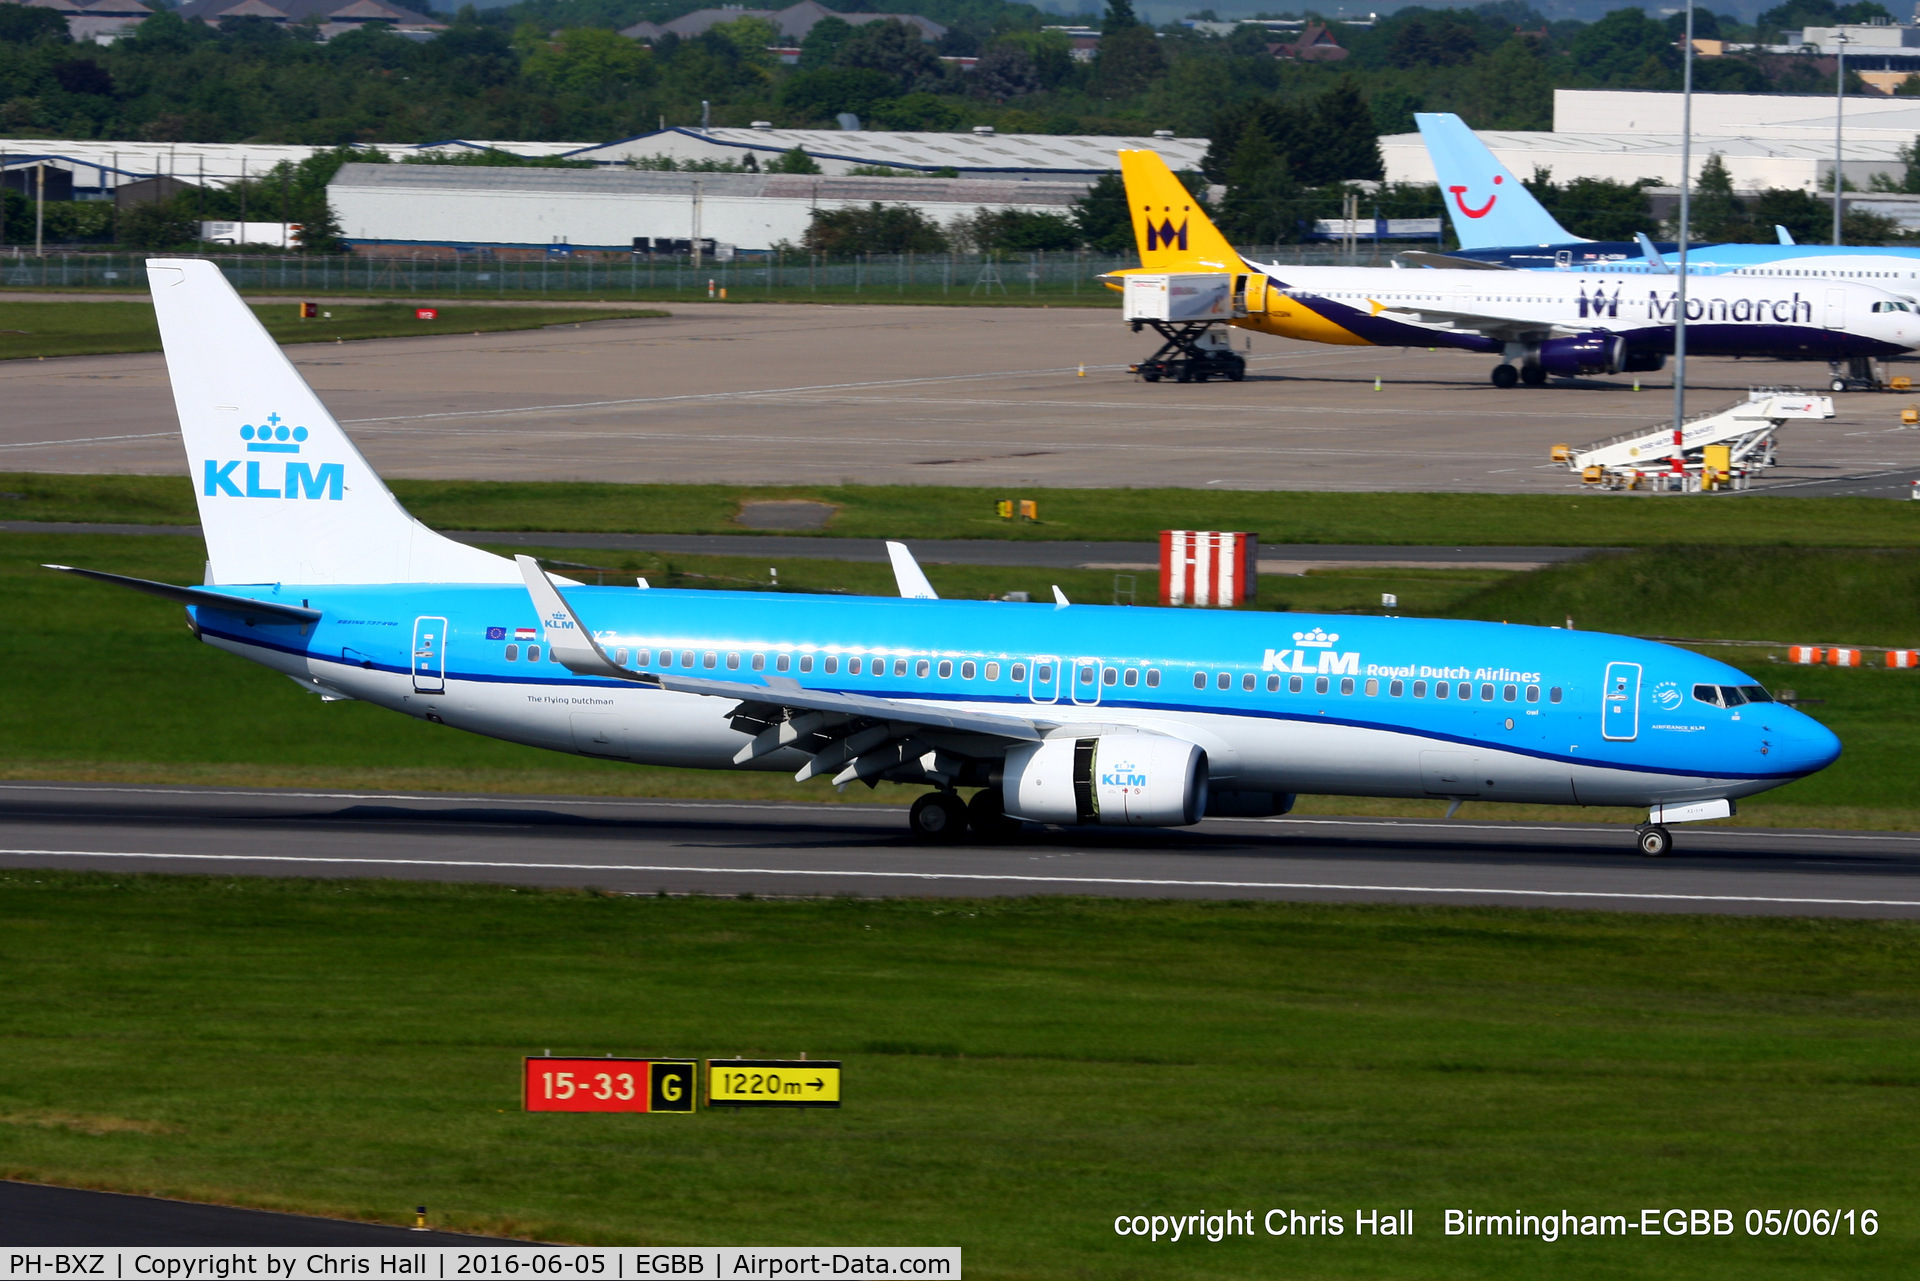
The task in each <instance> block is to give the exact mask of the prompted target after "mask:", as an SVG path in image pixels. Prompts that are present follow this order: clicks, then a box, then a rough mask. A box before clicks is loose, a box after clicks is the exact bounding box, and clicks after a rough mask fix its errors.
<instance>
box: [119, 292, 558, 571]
mask: <svg viewBox="0 0 1920 1281" xmlns="http://www.w3.org/2000/svg"><path fill="white" fill-rule="evenodd" d="M147 280H148V282H149V285H150V287H151V288H152V291H153V309H154V312H155V314H156V315H157V316H158V317H159V321H160V341H161V345H162V346H163V347H164V348H165V351H166V359H167V376H168V378H169V379H170V380H171V382H172V383H173V401H174V407H175V409H176V410H177V411H178V412H179V415H180V436H181V440H182V442H183V443H184V444H185V445H186V450H187V466H188V467H189V468H190V469H191V476H192V481H193V487H194V494H195V497H196V498H197V500H198V502H199V504H200V526H201V530H202V531H203V533H204V535H205V538H206V543H207V567H208V576H207V582H208V583H209V584H210V585H211V584H227V583H282V582H284V583H310V584H319V583H450V582H458V583H517V582H519V581H520V574H519V571H518V570H516V569H515V568H514V564H513V562H512V561H510V560H505V559H502V558H501V557H499V556H495V555H493V554H491V553H489V552H484V551H481V550H480V549H479V548H477V547H468V546H466V545H465V544H463V543H457V542H454V541H453V540H452V539H450V538H447V537H445V536H443V535H441V534H437V533H435V532H434V531H433V530H431V529H428V528H427V527H426V526H425V525H422V524H421V523H420V522H419V521H417V520H415V519H414V518H413V517H412V516H410V515H408V514H407V512H406V509H405V508H403V507H401V506H400V503H399V500H398V499H396V498H394V496H393V494H392V493H391V492H390V491H389V490H388V489H387V487H386V485H385V484H384V483H383V482H382V481H381V479H380V477H379V476H378V475H377V474H375V472H374V470H373V468H372V467H370V466H369V465H368V464H367V460H366V459H365V458H362V457H361V456H360V451H359V450H358V449H356V448H355V447H354V444H353V442H352V441H351V440H350V439H348V437H347V434H346V433H345V432H343V431H341V430H340V425H339V424H338V423H336V422H335V421H334V420H333V415H332V414H330V413H328V412H327V407H326V406H325V405H323V404H321V403H320V398H319V397H318V396H316V395H314V394H313V390H312V389H311V388H309V387H308V386H307V383H306V380H305V379H303V378H302V377H301V376H300V374H299V372H298V371H296V370H295V369H294V367H293V363H292V362H291V361H289V360H288V359H287V357H286V355H285V353H283V352H282V351H281V350H280V347H279V345H278V344H277V343H275V342H274V341H273V338H272V336H271V335H270V334H268V333H267V331H266V329H265V327H263V326H262V325H261V324H260V322H259V321H258V320H257V319H255V318H254V315H253V313H252V312H251V311H249V310H248V309H247V305H246V304H245V303H244V302H242V301H241V300H240V295H239V294H237V293H235V292H234V291H233V287H232V286H231V285H229V284H228V283H227V281H226V278H225V277H224V276H222V275H221V274H220V269H219V268H218V267H216V266H215V265H214V264H213V263H210V262H205V261H201V260H197V259H169V258H156V259H152V260H149V261H148V263H147Z"/></svg>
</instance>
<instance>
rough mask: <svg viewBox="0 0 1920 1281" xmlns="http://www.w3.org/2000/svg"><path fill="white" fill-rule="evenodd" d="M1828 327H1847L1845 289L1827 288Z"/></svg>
mask: <svg viewBox="0 0 1920 1281" xmlns="http://www.w3.org/2000/svg"><path fill="white" fill-rule="evenodd" d="M1826 324H1827V328H1828V329H1845V328H1846V327H1847V291H1846V290H1844V289H1829V290H1827V321H1826Z"/></svg>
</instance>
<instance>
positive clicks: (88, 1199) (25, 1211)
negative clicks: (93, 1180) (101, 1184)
mask: <svg viewBox="0 0 1920 1281" xmlns="http://www.w3.org/2000/svg"><path fill="white" fill-rule="evenodd" d="M518 1244H520V1242H517V1241H503V1240H495V1239H493V1238H491V1237H473V1236H461V1235H458V1234H456V1233H452V1232H415V1231H412V1230H411V1229H408V1228H396V1227H390V1226H388V1225H386V1224H380V1223H353V1222H350V1221H348V1220H345V1219H316V1218H314V1217H312V1216H310V1215H305V1214H272V1213H269V1212H268V1211H265V1210H239V1209H235V1208H233V1207H232V1206H225V1205H201V1204H198V1203H196V1202H192V1201H169V1200H165V1199H162V1198H160V1197H146V1196H123V1195H121V1194H119V1193H115V1192H88V1191H84V1190H82V1189H79V1188H55V1187H48V1186H46V1185H45V1184H40V1183H13V1182H0V1247H16V1246H42V1247H45V1246H93V1247H110V1246H242V1247H244V1246H321V1247H326V1246H387V1247H390V1248H392V1249H408V1248H413V1247H418V1246H428V1245H468V1246H472V1245H486V1246H502V1245H518Z"/></svg>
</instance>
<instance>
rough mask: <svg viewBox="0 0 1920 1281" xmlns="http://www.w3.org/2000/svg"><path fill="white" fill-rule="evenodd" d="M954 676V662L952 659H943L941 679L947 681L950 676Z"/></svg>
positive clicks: (941, 662) (941, 661)
mask: <svg viewBox="0 0 1920 1281" xmlns="http://www.w3.org/2000/svg"><path fill="white" fill-rule="evenodd" d="M952 675H953V662H952V660H950V659H945V658H943V659H941V660H940V679H941V680H946V679H947V678H948V677H950V676H952Z"/></svg>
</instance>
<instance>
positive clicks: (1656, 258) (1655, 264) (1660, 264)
mask: <svg viewBox="0 0 1920 1281" xmlns="http://www.w3.org/2000/svg"><path fill="white" fill-rule="evenodd" d="M1633 238H1634V239H1635V240H1637V241H1639V242H1640V252H1641V254H1642V255H1644V256H1645V258H1646V260H1647V265H1648V266H1649V267H1651V268H1653V270H1655V271H1657V272H1659V273H1660V274H1661V275H1663V276H1671V275H1672V274H1673V268H1671V267H1669V266H1667V260H1666V259H1665V258H1664V257H1662V256H1661V254H1660V251H1659V250H1658V249H1655V248H1654V247H1653V242H1652V241H1651V240H1649V239H1647V233H1646V232H1644V231H1636V232H1634V233H1633Z"/></svg>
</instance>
